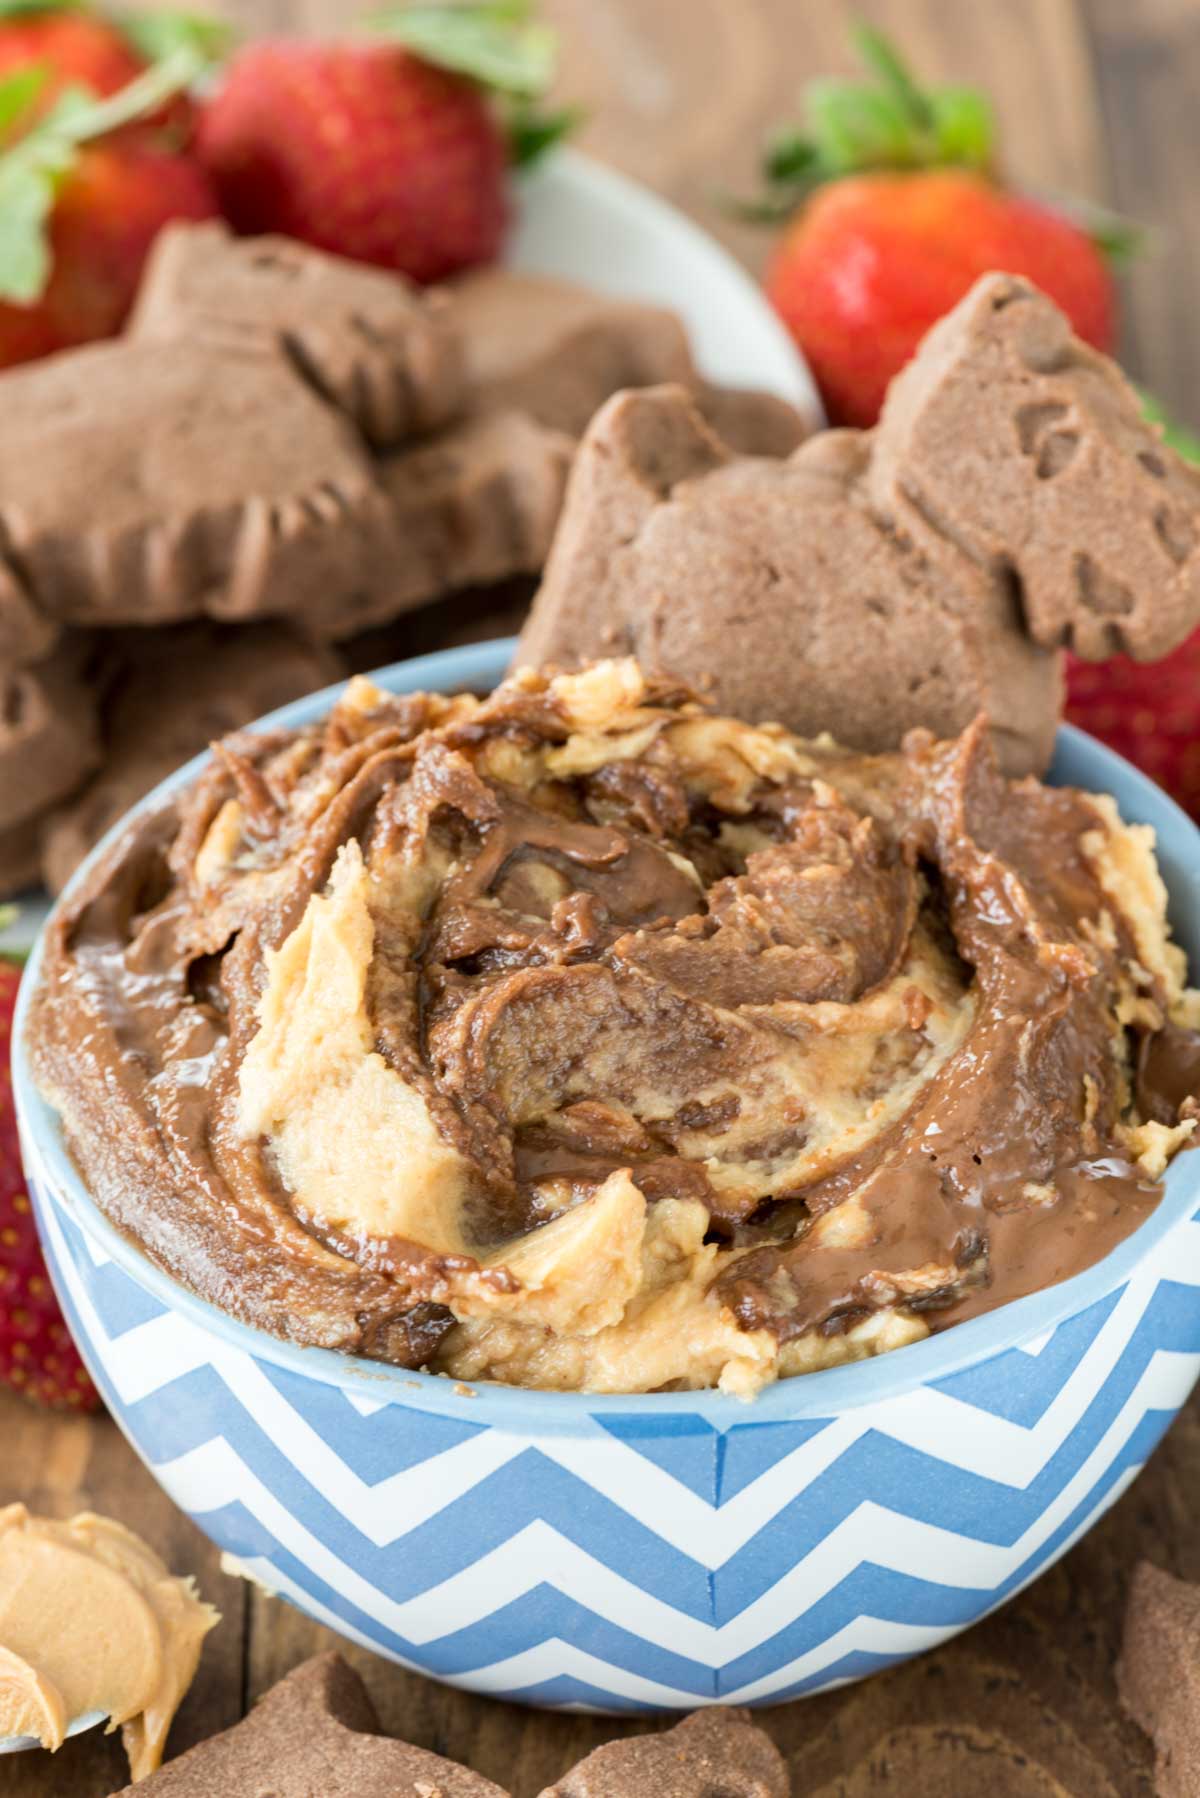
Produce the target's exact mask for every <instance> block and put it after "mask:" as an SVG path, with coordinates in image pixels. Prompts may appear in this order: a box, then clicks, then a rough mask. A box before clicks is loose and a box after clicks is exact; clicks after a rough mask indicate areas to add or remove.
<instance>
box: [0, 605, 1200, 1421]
mask: <svg viewBox="0 0 1200 1798" xmlns="http://www.w3.org/2000/svg"><path fill="white" fill-rule="evenodd" d="M514 644H515V639H513V638H497V639H495V640H493V641H490V642H486V643H477V644H469V645H466V646H465V647H462V648H459V649H450V650H441V651H438V652H437V653H435V654H433V655H427V656H420V657H417V658H415V659H414V660H412V661H408V662H397V663H395V664H393V665H392V666H391V667H390V668H385V669H382V670H379V671H378V672H377V673H374V674H372V676H371V677H370V678H371V679H373V680H375V681H376V682H377V683H378V684H379V685H380V686H383V687H386V688H388V689H390V690H391V691H393V692H415V691H417V690H419V689H421V688H429V689H431V690H440V691H446V692H451V691H456V690H462V689H464V688H475V689H487V688H490V687H491V686H493V685H494V684H495V682H496V681H497V680H498V679H499V678H500V676H501V674H502V673H503V671H504V669H505V668H506V667H507V665H508V663H509V661H510V659H511V656H512V651H513V648H514ZM343 684H344V683H342V682H340V681H339V682H337V683H335V684H334V685H333V686H330V687H326V688H324V689H322V691H320V692H318V693H313V694H309V695H308V696H307V697H306V698H304V699H301V700H297V701H295V702H294V703H293V704H291V705H287V706H282V707H281V708H280V709H279V710H278V711H275V712H272V713H270V714H269V715H268V716H267V717H265V718H263V719H260V720H259V721H258V726H257V727H260V728H264V729H266V728H270V727H273V726H279V725H283V726H286V727H291V726H296V725H300V724H304V723H308V722H311V721H312V720H313V719H315V718H319V717H320V716H321V715H322V714H323V713H324V712H326V711H327V710H328V709H329V707H330V706H331V704H332V703H333V701H334V699H335V697H336V695H337V694H338V693H339V692H340V691H341V689H342V686H343ZM1064 748H1065V749H1066V750H1067V752H1068V753H1069V754H1071V755H1072V756H1073V757H1078V756H1081V755H1082V756H1083V757H1084V759H1085V760H1086V761H1087V763H1088V765H1089V770H1094V771H1095V774H1096V776H1097V777H1098V779H1097V782H1096V785H1097V789H1098V790H1112V789H1115V790H1117V791H1119V792H1120V793H1121V796H1122V810H1123V812H1124V811H1126V810H1127V809H1128V808H1130V807H1132V810H1133V811H1135V812H1136V814H1137V817H1138V819H1139V820H1142V821H1146V822H1151V823H1153V825H1154V827H1155V829H1156V830H1157V831H1158V833H1159V837H1160V843H1162V842H1163V840H1164V833H1165V835H1166V838H1167V839H1168V841H1169V849H1170V856H1169V859H1170V861H1171V864H1172V866H1173V868H1174V869H1175V871H1177V872H1178V873H1179V875H1180V876H1183V875H1186V876H1187V877H1188V882H1189V885H1190V887H1191V889H1192V890H1191V892H1190V894H1189V899H1190V900H1191V901H1194V903H1195V905H1196V910H1197V917H1198V918H1200V831H1198V830H1197V828H1196V826H1195V825H1194V824H1193V823H1192V821H1191V819H1190V818H1188V817H1187V815H1186V813H1184V812H1183V811H1181V809H1180V808H1179V807H1178V806H1177V805H1176V804H1175V803H1174V801H1173V800H1171V799H1170V798H1168V796H1167V795H1166V794H1165V793H1164V792H1163V791H1162V790H1161V788H1159V787H1157V786H1156V785H1155V784H1154V782H1153V781H1151V780H1149V779H1148V778H1147V777H1146V776H1145V775H1143V774H1141V773H1139V772H1138V770H1137V769H1136V768H1133V767H1132V766H1131V765H1130V764H1129V763H1128V762H1126V761H1125V760H1124V758H1123V757H1122V756H1119V755H1117V754H1116V753H1115V752H1114V751H1113V750H1111V749H1107V748H1105V746H1104V745H1103V744H1101V743H1097V742H1096V741H1095V740H1094V739H1093V738H1091V737H1089V736H1088V735H1087V734H1086V733H1085V732H1083V731H1080V730H1076V729H1074V728H1073V727H1072V726H1070V725H1064V726H1062V727H1061V730H1060V751H1059V752H1060V754H1061V752H1062V750H1063V749H1064ZM206 760H207V756H205V755H200V756H197V757H195V758H194V760H192V761H190V762H188V763H187V764H186V765H185V766H184V767H183V768H181V769H179V770H178V771H177V772H176V773H175V774H173V775H171V776H170V777H169V778H168V779H167V780H164V781H162V782H161V783H160V784H159V785H158V786H157V787H155V788H154V790H153V792H151V793H149V794H147V796H146V798H145V799H143V800H142V801H141V803H140V805H139V807H138V808H136V809H138V810H141V809H143V808H151V807H153V806H154V805H156V804H157V803H159V802H161V800H162V799H163V798H164V797H166V795H167V794H169V793H170V792H172V791H173V790H174V789H175V788H176V787H178V786H180V785H183V784H185V783H186V782H187V781H189V780H191V779H192V778H193V777H194V776H195V775H196V774H197V773H198V772H199V771H200V769H201V768H202V767H203V766H204V764H205V762H206ZM123 827H124V824H123V822H122V823H119V824H117V825H116V826H114V828H113V830H111V831H110V832H109V833H108V835H107V836H106V837H105V838H104V839H103V841H102V842H101V843H99V844H98V845H97V846H96V848H95V849H94V850H93V851H92V853H91V855H89V857H88V859H87V861H86V862H85V863H84V864H83V866H82V867H81V868H80V870H79V871H78V873H77V874H76V875H75V876H74V878H73V879H72V881H71V882H70V884H69V885H68V887H67V888H66V890H65V892H64V894H63V898H62V901H61V902H60V903H65V902H66V901H67V900H68V899H69V898H70V895H71V893H72V891H73V890H74V889H75V887H76V886H77V885H78V884H79V883H80V882H81V881H83V880H84V879H85V878H86V876H87V872H88V869H89V868H90V867H91V866H92V865H93V864H94V862H96V861H97V860H98V859H99V857H101V856H102V855H104V854H105V853H106V851H107V849H108V847H109V845H110V843H111V842H112V841H113V840H114V839H115V837H116V836H117V835H118V834H119V832H120V831H121V830H122V829H123ZM53 915H54V914H53V913H52V914H51V917H53ZM1176 924H1177V925H1178V919H1176ZM44 935H45V929H44V928H43V931H42V932H41V933H39V936H38V939H37V941H36V943H35V944H34V948H33V951H32V953H31V955H30V957H29V962H28V966H27V970H26V976H25V978H24V979H23V980H22V982H21V987H20V992H19V994H18V1003H17V1011H16V1016H15V1019H14V1026H13V1087H14V1096H15V1100H16V1106H17V1115H18V1119H19V1122H20V1124H21V1127H22V1132H23V1139H24V1141H25V1144H26V1149H27V1153H29V1154H30V1158H31V1160H32V1163H33V1167H34V1172H35V1173H37V1174H40V1175H41V1177H42V1179H43V1181H44V1182H45V1184H46V1186H47V1187H48V1188H49V1191H50V1195H51V1196H52V1197H53V1199H54V1200H55V1201H56V1202H57V1203H59V1204H61V1205H63V1206H64V1207H65V1209H66V1210H67V1212H68V1213H69V1214H70V1215H71V1216H72V1217H73V1219H74V1220H75V1222H76V1223H77V1224H78V1225H79V1226H80V1227H81V1228H82V1229H83V1230H84V1231H85V1232H86V1234H88V1235H89V1236H90V1237H91V1238H92V1239H93V1241H94V1242H95V1243H96V1244H97V1245H98V1246H99V1247H100V1248H101V1249H102V1250H104V1251H105V1252H106V1253H107V1254H108V1255H109V1256H111V1258H112V1260H113V1261H115V1262H116V1263H117V1265H118V1266H119V1267H121V1268H122V1270H123V1271H124V1272H125V1273H126V1274H128V1275H129V1277H130V1278H131V1279H132V1280H134V1281H135V1282H136V1283H137V1284H138V1285H139V1286H141V1287H143V1288H144V1289H145V1290H146V1291H147V1292H149V1293H150V1294H151V1296H152V1297H153V1298H155V1299H157V1300H158V1301H159V1302H160V1303H161V1304H162V1305H164V1306H165V1307H166V1308H167V1309H169V1310H172V1311H175V1312H178V1313H180V1314H182V1315H183V1316H184V1317H185V1318H187V1319H188V1320H189V1321H190V1322H191V1323H192V1324H194V1325H196V1326H198V1327H199V1328H200V1329H202V1330H205V1331H208V1332H209V1333H211V1334H213V1335H215V1336H217V1337H218V1338H219V1339H220V1340H221V1341H222V1342H224V1343H226V1344H227V1345H229V1346H231V1347H234V1348H237V1349H240V1350H241V1351H242V1352H243V1353H246V1354H249V1355H251V1356H253V1357H255V1358H256V1359H258V1360H260V1361H267V1362H271V1363H273V1364H274V1365H276V1366H278V1367H282V1368H284V1369H286V1370H287V1371H288V1372H290V1373H293V1374H298V1375H300V1376H302V1377H305V1378H308V1379H316V1380H318V1381H320V1382H321V1383H322V1384H324V1385H332V1386H337V1387H340V1388H341V1389H343V1390H347V1389H350V1390H353V1391H356V1392H357V1393H358V1394H359V1395H360V1396H363V1397H368V1396H369V1397H370V1398H372V1399H373V1400H376V1401H382V1402H383V1403H385V1404H386V1403H391V1404H401V1405H407V1406H411V1407H413V1408H416V1409H418V1410H423V1411H432V1412H436V1413H439V1414H441V1415H452V1416H455V1417H457V1418H458V1419H460V1420H461V1421H469V1422H472V1423H475V1424H481V1425H482V1424H488V1425H491V1426H493V1427H497V1428H502V1429H503V1428H510V1429H513V1430H514V1431H517V1432H519V1433H521V1434H525V1435H537V1434H542V1435H565V1434H591V1433H593V1432H594V1431H595V1429H596V1428H597V1426H598V1425H602V1424H603V1421H604V1419H605V1417H606V1416H607V1417H616V1416H624V1417H628V1416H629V1415H630V1414H631V1413H633V1414H635V1415H637V1416H638V1417H639V1418H645V1419H646V1420H649V1419H650V1418H655V1419H658V1420H660V1421H661V1422H662V1424H663V1426H664V1428H665V1429H666V1430H667V1431H669V1430H670V1420H671V1419H672V1418H684V1417H687V1418H691V1419H697V1418H698V1419H700V1420H702V1421H703V1422H706V1423H708V1424H709V1425H710V1426H711V1427H712V1428H713V1429H715V1430H718V1431H721V1430H725V1429H728V1428H729V1427H730V1426H731V1425H734V1424H740V1425H743V1426H744V1425H746V1424H751V1423H778V1422H782V1421H789V1422H791V1421H796V1420H800V1419H809V1418H812V1419H815V1418H827V1417H830V1416H832V1415H835V1414H837V1413H838V1412H841V1411H845V1410H850V1409H857V1408H858V1407H860V1406H862V1405H869V1404H876V1403H879V1402H880V1401H882V1400H886V1399H890V1398H893V1397H896V1396H897V1395H900V1394H904V1393H908V1392H911V1391H912V1390H913V1389H914V1388H917V1387H920V1386H926V1385H931V1384H936V1383H938V1382H941V1381H944V1380H947V1379H949V1378H951V1377H952V1376H953V1375H956V1374H959V1373H962V1372H964V1371H965V1370H966V1369H967V1368H969V1367H973V1366H975V1365H977V1364H978V1363H979V1362H981V1361H985V1360H988V1359H990V1358H992V1357H993V1356H995V1355H999V1354H1004V1353H1006V1352H1008V1351H1010V1350H1012V1349H1017V1348H1020V1347H1021V1346H1022V1345H1023V1344H1028V1343H1029V1342H1031V1341H1035V1340H1036V1339H1038V1338H1039V1337H1042V1336H1044V1335H1046V1334H1048V1333H1049V1332H1050V1331H1051V1330H1053V1329H1054V1328H1055V1327H1056V1326H1057V1325H1058V1324H1060V1323H1062V1322H1064V1321H1065V1320H1066V1319H1067V1318H1069V1317H1074V1316H1077V1315H1079V1314H1080V1313H1081V1312H1083V1311H1086V1310H1087V1309H1088V1308H1089V1307H1091V1306H1092V1305H1094V1304H1096V1303H1097V1302H1098V1301H1100V1300H1102V1299H1104V1298H1107V1297H1108V1296H1109V1295H1110V1294H1111V1293H1113V1292H1114V1291H1115V1290H1116V1289H1117V1288H1118V1287H1119V1286H1121V1285H1122V1284H1123V1283H1124V1282H1125V1281H1126V1280H1128V1279H1129V1277H1130V1276H1131V1275H1132V1274H1133V1273H1134V1272H1135V1271H1136V1269H1137V1268H1138V1267H1139V1265H1140V1264H1141V1263H1142V1262H1143V1261H1145V1260H1146V1259H1147V1257H1148V1256H1150V1255H1151V1254H1153V1252H1154V1250H1155V1249H1156V1248H1157V1247H1158V1245H1159V1244H1160V1243H1161V1241H1162V1240H1163V1238H1164V1237H1165V1236H1166V1235H1167V1234H1168V1232H1169V1231H1171V1230H1172V1229H1174V1228H1175V1226H1176V1225H1177V1224H1180V1223H1182V1222H1184V1221H1185V1220H1186V1219H1187V1218H1189V1217H1191V1216H1192V1215H1193V1214H1194V1213H1195V1212H1196V1211H1197V1209H1200V1150H1198V1151H1196V1152H1194V1153H1193V1154H1185V1155H1183V1156H1181V1157H1179V1158H1178V1159H1177V1160H1176V1161H1174V1162H1173V1163H1172V1165H1171V1169H1170V1170H1169V1175H1168V1180H1167V1184H1166V1190H1165V1192H1164V1194H1163V1198H1162V1200H1161V1202H1160V1203H1159V1205H1158V1206H1157V1208H1156V1210H1155V1211H1154V1213H1153V1214H1152V1215H1151V1216H1150V1217H1149V1218H1147V1220H1146V1222H1145V1223H1144V1224H1142V1225H1141V1227H1140V1228H1139V1229H1137V1230H1135V1231H1134V1232H1133V1234H1132V1235H1131V1236H1128V1237H1127V1238H1126V1239H1125V1241H1124V1242H1123V1243H1121V1244H1119V1245H1118V1247H1117V1248H1115V1249H1114V1250H1113V1251H1112V1252H1111V1254H1109V1255H1107V1256H1105V1257H1104V1259H1103V1260H1101V1261H1098V1262H1097V1263H1096V1264H1095V1265H1094V1266H1093V1267H1090V1268H1088V1269H1086V1270H1085V1271H1084V1272H1083V1273H1081V1274H1076V1275H1075V1276H1074V1277H1073V1278H1072V1279H1070V1280H1064V1281H1062V1282H1061V1283H1060V1284H1059V1285H1057V1286H1051V1287H1048V1288H1046V1289H1045V1290H1044V1291H1042V1292H1038V1293H1033V1294H1031V1295H1030V1296H1029V1297H1028V1298H1023V1299H1015V1300H1013V1301H1011V1302H1010V1303H1009V1304H1007V1305H1001V1306H998V1307H997V1309H996V1310H995V1311H991V1312H988V1313H986V1314H985V1315H984V1316H982V1317H977V1318H972V1319H970V1320H968V1321H967V1322H965V1323H961V1324H955V1325H954V1326H952V1327H951V1328H950V1329H948V1330H946V1331H944V1332H942V1333H940V1334H938V1335H934V1336H930V1337H927V1338H926V1339H925V1340H924V1341H923V1342H916V1343H912V1344H910V1345H909V1346H908V1347H906V1348H901V1349H894V1350H892V1351H891V1352H890V1353H888V1354H886V1355H879V1356H876V1357H874V1358H872V1359H869V1360H864V1361H856V1362H852V1363H849V1364H847V1365H845V1366H843V1367H834V1368H828V1369H826V1370H824V1371H822V1372H820V1373H808V1374H799V1375H796V1376H794V1377H793V1378H790V1379H785V1380H780V1381H778V1382H777V1383H776V1384H774V1385H772V1386H768V1387H767V1388H765V1390H764V1391H763V1392H761V1393H760V1394H759V1396H758V1397H757V1398H756V1399H754V1400H753V1401H752V1402H750V1403H747V1402H746V1401H744V1400H742V1399H737V1398H732V1397H727V1396H726V1395H725V1394H723V1393H720V1392H716V1391H711V1390H702V1391H694V1392H691V1391H686V1392H663V1393H623V1394H611V1395H610V1394H594V1393H579V1392H540V1391H535V1390H531V1389H526V1388H522V1387H511V1386H499V1385H493V1384H491V1383H490V1382H486V1381H485V1382H479V1383H477V1384H475V1385H473V1386H470V1387H466V1386H463V1385H460V1384H458V1383H456V1382H455V1381H453V1380H451V1379H449V1378H448V1377H447V1376H445V1375H443V1374H429V1373H422V1372H418V1371H414V1370H410V1369H408V1368H399V1367H392V1366H389V1365H388V1364H387V1363H384V1362H380V1361H368V1360H366V1359H364V1358H363V1357H362V1356H358V1355H346V1354H342V1353H339V1352H338V1351H337V1350H333V1349H322V1348H313V1347H309V1346H305V1345H302V1344H298V1343H291V1342H286V1341H283V1340H282V1339H280V1338H278V1337H275V1336H270V1335H267V1334H266V1332H265V1331H262V1330H257V1329H254V1328H253V1327H252V1326H251V1325H249V1324H245V1323H242V1322H240V1321H239V1319H237V1318H235V1317H233V1316H231V1315H230V1314H229V1313H228V1312H225V1311H221V1310H219V1309H218V1308H217V1306H215V1305H212V1304H210V1303H209V1301H208V1300H207V1299H202V1298H200V1297H199V1296H198V1295H197V1294H196V1293H194V1292H191V1291H190V1290H189V1289H188V1288H187V1287H186V1286H183V1285H181V1284H180V1283H179V1282H178V1281H177V1280H175V1279H174V1278H173V1277H172V1276H171V1275H170V1274H168V1273H166V1272H164V1271H163V1270H162V1269H161V1268H159V1267H158V1266H157V1265H156V1264H155V1263H154V1262H152V1261H150V1260H149V1259H148V1258H147V1256H146V1255H145V1254H144V1253H143V1252H142V1250H141V1249H140V1248H138V1247H137V1246H136V1245H135V1244H134V1243H132V1242H131V1241H130V1240H129V1239H128V1238H127V1237H125V1236H124V1235H122V1233H121V1232H120V1231H119V1230H118V1229H117V1228H116V1226H115V1225H114V1224H112V1223H111V1222H110V1221H109V1219H108V1218H107V1217H106V1216H105V1214H104V1213H103V1212H102V1211H101V1210H100V1208H99V1206H98V1205H97V1204H96V1202H95V1200H94V1199H93V1198H92V1197H91V1195H90V1194H89V1193H88V1191H87V1189H86V1187H85V1186H84V1183H83V1180H82V1179H81V1177H80V1175H79V1173H78V1170H77V1169H76V1168H75V1166H74V1163H73V1162H72V1160H71V1157H70V1154H69V1152H68V1150H67V1148H66V1144H65V1141H64V1138H63V1133H62V1128H61V1124H60V1121H59V1119H58V1116H57V1114H56V1113H55V1112H54V1110H53V1109H52V1107H51V1106H50V1105H49V1104H48V1103H47V1101H46V1100H44V1099H43V1098H42V1097H41V1095H40V1093H38V1091H37V1090H36V1087H35V1086H34V1083H33V1079H32V1075H31V1073H30V1069H29V1065H28V1061H27V1058H26V1053H25V1033H26V1029H27V1026H28V1008H29V1003H30V999H31V996H32V993H33V990H34V988H35V987H36V985H37V976H38V970H39V967H40V960H41V949H42V943H43V940H44Z"/></svg>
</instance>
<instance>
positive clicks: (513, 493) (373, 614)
mask: <svg viewBox="0 0 1200 1798" xmlns="http://www.w3.org/2000/svg"><path fill="white" fill-rule="evenodd" d="M573 447H574V446H573V444H572V442H571V440H570V438H568V437H566V436H564V434H563V433H562V432H561V431H556V430H553V429H551V428H550V427H548V426H545V425H541V424H539V423H538V422H537V421H536V420H535V419H533V418H531V417H530V416H528V415H527V414H526V413H523V412H495V413H485V414H482V415H480V416H477V417H473V418H469V419H466V420H465V421H464V422H463V423H461V424H458V425H454V426H452V427H451V428H450V429H449V430H446V431H443V432H441V433H440V435H438V436H437V437H431V438H430V439H429V440H428V441H427V442H425V443H422V444H417V445H415V446H413V447H412V448H409V449H405V450H401V451H400V452H399V454H398V455H395V456H389V457H386V458H385V459H384V460H383V461H382V462H381V463H380V464H379V479H380V482H381V484H382V486H383V488H384V491H385V492H386V494H387V496H388V500H389V502H390V506H391V536H390V539H389V548H388V550H387V551H386V552H385V556H384V559H385V561H386V563H387V585H386V589H384V588H383V586H382V582H381V586H380V594H381V597H380V599H379V602H378V603H376V604H374V605H367V606H364V608H363V609H362V610H361V611H360V613H359V615H358V620H357V622H358V625H359V627H360V628H362V629H367V628H369V627H370V626H371V625H374V624H383V623H385V622H386V621H387V620H388V619H390V618H394V617H396V616H397V614H399V613H401V612H405V611H407V610H409V609H410V608H412V607H414V606H419V605H422V604H424V603H425V602H426V601H429V600H433V599H436V598H438V597H439V596H440V595H442V594H445V593H449V592H454V591H457V590H458V589H459V588H462V587H471V586H484V585H488V584H490V583H492V582H495V581H503V580H508V579H510V578H511V577H512V576H514V575H520V574H536V573H537V572H538V570H539V569H540V568H541V567H542V565H543V563H544V562H545V559H546V555H547V553H548V551H549V548H550V541H551V538H552V537H553V534H554V527H555V524H556V523H557V520H558V516H559V512H560V509H561V506H562V499H563V493H564V491H565V488H566V482H567V473H568V470H569V468H570V465H571V454H572V450H573Z"/></svg>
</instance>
